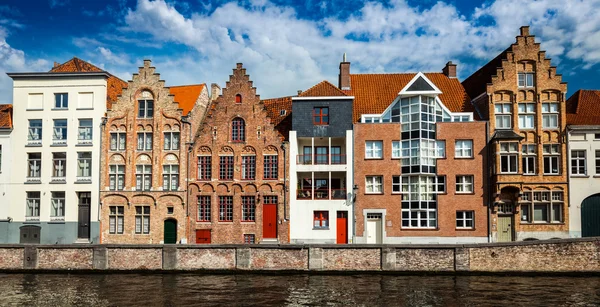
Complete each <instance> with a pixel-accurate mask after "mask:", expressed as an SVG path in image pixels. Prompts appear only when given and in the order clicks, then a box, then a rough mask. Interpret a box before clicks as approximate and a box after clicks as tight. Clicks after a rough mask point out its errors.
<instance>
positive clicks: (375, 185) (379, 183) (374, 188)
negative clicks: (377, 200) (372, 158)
mask: <svg viewBox="0 0 600 307" xmlns="http://www.w3.org/2000/svg"><path fill="white" fill-rule="evenodd" d="M365 186H366V189H365V191H366V193H369V194H381V193H383V177H381V176H367V177H366V181H365Z"/></svg>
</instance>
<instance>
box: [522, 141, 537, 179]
mask: <svg viewBox="0 0 600 307" xmlns="http://www.w3.org/2000/svg"><path fill="white" fill-rule="evenodd" d="M521 155H522V157H523V159H522V163H523V174H529V175H531V174H535V173H536V172H535V165H536V161H537V148H536V145H535V144H523V145H522V146H521Z"/></svg>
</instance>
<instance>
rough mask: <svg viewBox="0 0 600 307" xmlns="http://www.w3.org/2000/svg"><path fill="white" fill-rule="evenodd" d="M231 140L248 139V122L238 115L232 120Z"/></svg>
mask: <svg viewBox="0 0 600 307" xmlns="http://www.w3.org/2000/svg"><path fill="white" fill-rule="evenodd" d="M231 141H232V142H244V141H246V123H245V122H244V119H242V118H239V117H236V118H234V119H233V121H231Z"/></svg>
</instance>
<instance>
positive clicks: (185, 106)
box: [169, 84, 205, 116]
mask: <svg viewBox="0 0 600 307" xmlns="http://www.w3.org/2000/svg"><path fill="white" fill-rule="evenodd" d="M204 86H205V85H204V84H192V85H180V86H171V87H169V91H170V92H171V94H173V95H175V97H174V98H173V100H174V101H175V102H177V103H179V108H181V109H182V110H183V115H184V116H186V115H188V113H190V111H191V110H192V109H193V108H194V105H195V104H196V101H197V100H198V96H200V93H201V92H202V89H203V88H204Z"/></svg>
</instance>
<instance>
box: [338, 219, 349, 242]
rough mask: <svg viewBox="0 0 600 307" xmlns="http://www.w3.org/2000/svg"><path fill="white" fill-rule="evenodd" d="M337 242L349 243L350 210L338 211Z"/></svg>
mask: <svg viewBox="0 0 600 307" xmlns="http://www.w3.org/2000/svg"><path fill="white" fill-rule="evenodd" d="M336 229H337V240H336V242H337V244H348V211H338V212H337V223H336Z"/></svg>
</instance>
